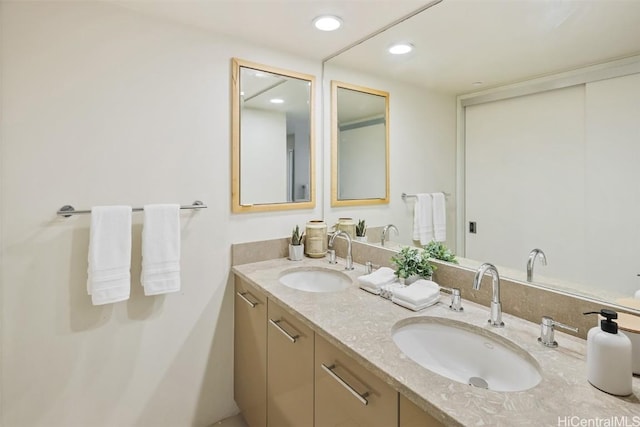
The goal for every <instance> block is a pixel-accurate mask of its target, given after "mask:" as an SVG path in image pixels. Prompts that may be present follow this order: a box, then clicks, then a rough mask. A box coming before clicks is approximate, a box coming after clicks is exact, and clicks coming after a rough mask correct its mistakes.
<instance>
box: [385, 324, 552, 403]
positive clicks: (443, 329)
mask: <svg viewBox="0 0 640 427" xmlns="http://www.w3.org/2000/svg"><path fill="white" fill-rule="evenodd" d="M392 336H393V341H394V342H395V343H396V345H397V346H398V347H399V348H400V350H401V351H402V352H403V353H404V354H405V355H407V356H408V357H409V358H410V359H411V360H413V361H414V362H416V363H418V364H420V365H421V366H423V367H424V368H427V369H429V370H430V371H432V372H435V373H437V374H439V375H442V376H444V377H447V378H449V379H452V380H455V381H458V382H461V383H464V384H470V385H473V386H476V387H480V388H488V389H490V390H494V391H522V390H528V389H530V388H532V387H535V386H536V385H538V383H539V382H540V381H541V380H542V377H541V375H540V369H539V366H538V363H537V362H536V361H535V359H533V357H531V355H529V353H527V352H526V351H525V350H523V349H521V348H520V347H518V346H517V345H515V344H513V343H512V342H510V341H509V340H506V339H505V338H502V337H501V336H499V335H496V334H494V333H492V332H489V331H487V330H485V329H482V328H479V327H476V326H473V325H469V324H467V323H463V322H458V321H455V320H449V319H444V318H438V317H417V318H411V319H405V320H402V321H400V322H398V323H397V324H396V325H395V326H394V327H393V330H392Z"/></svg>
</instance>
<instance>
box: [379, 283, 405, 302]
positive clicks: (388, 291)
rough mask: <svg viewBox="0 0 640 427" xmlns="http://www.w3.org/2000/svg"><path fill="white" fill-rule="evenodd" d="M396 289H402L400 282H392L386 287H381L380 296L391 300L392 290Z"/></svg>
mask: <svg viewBox="0 0 640 427" xmlns="http://www.w3.org/2000/svg"><path fill="white" fill-rule="evenodd" d="M398 288H404V285H402V284H401V283H400V282H392V283H389V284H388V285H382V287H381V288H380V296H381V297H383V298H386V299H391V297H393V291H394V289H398Z"/></svg>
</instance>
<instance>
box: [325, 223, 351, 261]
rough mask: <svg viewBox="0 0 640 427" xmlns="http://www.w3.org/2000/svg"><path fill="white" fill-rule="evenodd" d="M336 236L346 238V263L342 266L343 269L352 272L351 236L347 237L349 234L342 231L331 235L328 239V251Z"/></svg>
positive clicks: (331, 247)
mask: <svg viewBox="0 0 640 427" xmlns="http://www.w3.org/2000/svg"><path fill="white" fill-rule="evenodd" d="M338 236H344V237H346V238H347V262H346V264H345V266H344V269H345V270H353V257H352V256H351V236H349V233H346V232H344V231H342V230H339V231H336V232H335V233H333V234H332V235H331V237H330V238H329V249H333V241H334V240H335V239H336V237H338Z"/></svg>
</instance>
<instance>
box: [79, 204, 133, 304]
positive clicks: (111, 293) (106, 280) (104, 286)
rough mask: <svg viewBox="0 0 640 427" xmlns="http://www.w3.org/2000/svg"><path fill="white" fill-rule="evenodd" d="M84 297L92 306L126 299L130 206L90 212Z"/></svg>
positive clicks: (128, 290) (128, 272)
mask: <svg viewBox="0 0 640 427" xmlns="http://www.w3.org/2000/svg"><path fill="white" fill-rule="evenodd" d="M87 260H88V263H89V265H88V268H87V273H88V278H87V293H88V294H89V295H91V302H92V303H93V305H102V304H109V303H113V302H118V301H124V300H127V299H129V294H130V292H131V271H130V270H131V206H95V207H93V208H91V229H90V231H89V256H88V259H87Z"/></svg>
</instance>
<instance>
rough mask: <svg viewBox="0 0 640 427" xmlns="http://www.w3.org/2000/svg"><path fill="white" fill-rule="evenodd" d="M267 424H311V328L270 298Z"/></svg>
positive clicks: (289, 426) (272, 426)
mask: <svg viewBox="0 0 640 427" xmlns="http://www.w3.org/2000/svg"><path fill="white" fill-rule="evenodd" d="M267 312H268V315H267V342H268V345H267V347H268V350H267V426H269V427H303V426H309V427H311V426H313V374H314V373H313V349H314V339H313V338H314V333H313V330H312V329H310V328H309V327H307V326H306V325H304V324H303V323H302V322H300V321H299V320H298V319H296V318H295V317H294V316H293V315H291V314H290V313H288V312H287V311H285V310H284V309H283V308H282V307H281V306H279V305H278V304H277V303H275V302H273V301H272V300H269V302H268V311H267Z"/></svg>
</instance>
